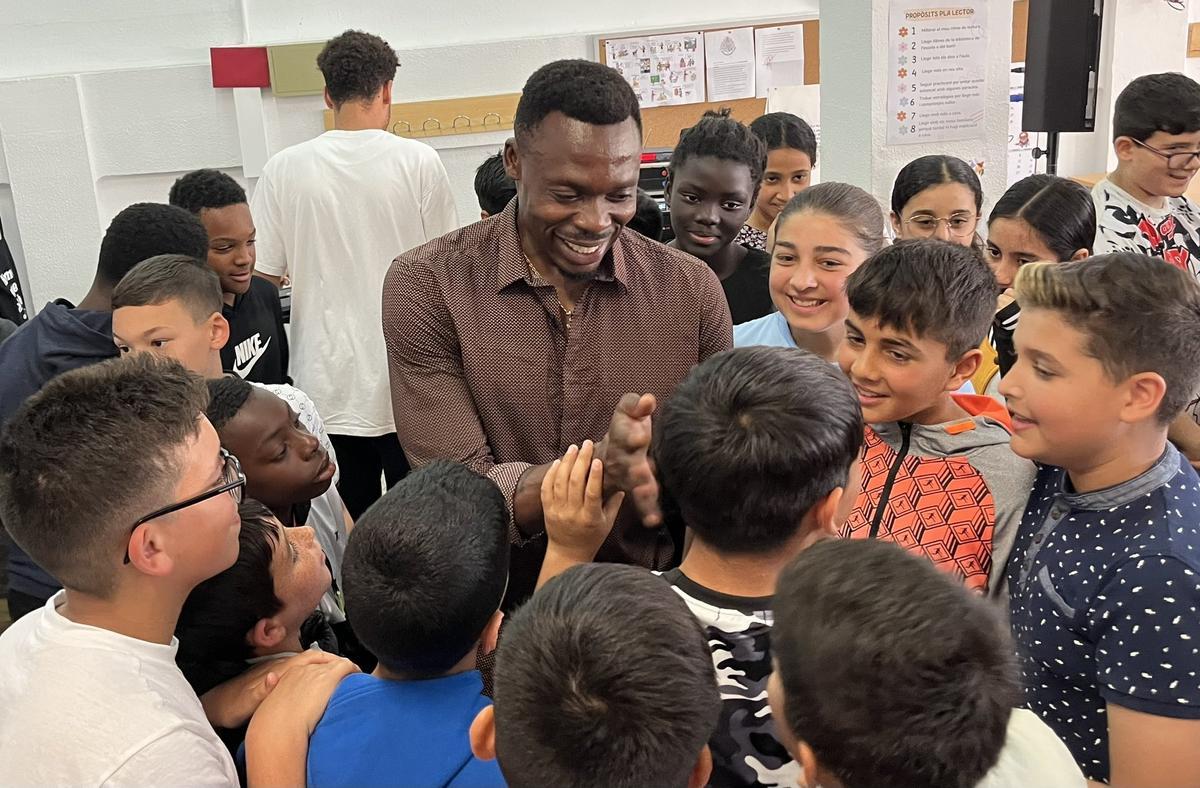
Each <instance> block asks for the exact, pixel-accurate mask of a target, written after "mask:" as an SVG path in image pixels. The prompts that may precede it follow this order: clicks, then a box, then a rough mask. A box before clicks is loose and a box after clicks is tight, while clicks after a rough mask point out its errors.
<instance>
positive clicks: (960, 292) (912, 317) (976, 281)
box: [838, 240, 1034, 596]
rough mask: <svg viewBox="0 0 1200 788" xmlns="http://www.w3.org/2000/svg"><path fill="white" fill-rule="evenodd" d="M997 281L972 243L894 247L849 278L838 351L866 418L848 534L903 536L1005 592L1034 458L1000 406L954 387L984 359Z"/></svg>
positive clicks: (968, 579) (950, 568)
mask: <svg viewBox="0 0 1200 788" xmlns="http://www.w3.org/2000/svg"><path fill="white" fill-rule="evenodd" d="M995 289H996V285H995V279H994V277H993V276H992V273H991V271H990V270H988V267H987V264H986V263H984V262H983V260H982V259H980V257H979V256H978V255H977V254H976V253H975V252H973V251H972V250H970V249H968V248H966V247H962V246H956V245H953V244H948V243H945V242H942V241H933V240H930V241H904V242H900V243H897V244H895V245H893V246H891V247H888V248H887V249H884V250H883V251H881V252H879V253H878V254H877V255H875V256H874V257H872V258H871V259H870V260H868V261H867V262H866V263H864V264H863V265H862V266H861V267H860V268H859V269H858V270H857V271H855V272H854V273H853V274H852V275H851V276H850V278H849V279H848V280H847V281H846V293H847V295H848V297H849V301H850V314H849V316H848V317H847V319H846V339H845V341H844V342H843V344H842V347H841V350H840V352H839V357H838V363H839V364H840V365H841V368H842V371H843V372H845V373H846V375H847V377H849V378H850V382H851V383H852V384H854V388H855V390H856V391H857V393H858V399H859V403H860V404H861V405H862V409H863V419H864V421H866V422H867V424H868V427H867V428H866V438H865V441H864V446H863V456H862V492H861V493H860V494H859V496H858V500H857V501H856V503H855V506H854V509H853V511H852V513H851V515H850V517H849V519H848V520H847V521H846V523H845V524H844V525H843V526H842V527H841V535H842V536H843V537H849V538H854V539H868V538H870V539H887V540H889V541H893V542H897V543H898V544H900V545H902V546H904V547H906V548H908V549H909V550H911V551H913V552H916V553H920V554H922V555H925V556H927V557H928V558H929V559H930V560H931V561H933V562H934V564H936V565H937V566H939V567H941V568H942V569H944V570H946V571H947V572H950V573H952V574H954V575H956V576H958V577H959V578H960V579H961V580H962V581H963V583H964V584H965V585H966V586H967V587H969V588H972V589H975V590H978V591H980V592H985V591H986V592H987V593H988V594H989V595H992V596H1001V595H1002V594H1003V578H1004V564H1005V561H1006V559H1007V558H1008V553H1009V551H1010V550H1011V549H1012V543H1013V538H1014V537H1015V536H1016V531H1017V527H1018V526H1019V525H1020V522H1021V515H1022V514H1023V513H1024V510H1025V503H1026V501H1027V499H1028V497H1029V491H1030V489H1031V488H1032V484H1033V476H1034V467H1033V463H1031V462H1029V461H1028V460H1024V459H1022V458H1020V457H1018V456H1017V455H1015V454H1013V453H1012V450H1011V449H1010V448H1009V430H1010V424H1009V420H1008V414H1007V412H1006V411H1005V409H1004V407H1003V406H1001V405H1000V404H999V403H998V402H996V401H995V400H993V399H992V398H990V397H985V396H977V395H973V394H955V393H954V392H955V391H957V390H958V389H959V388H960V387H961V386H962V384H963V382H964V381H967V380H970V378H971V376H972V375H973V374H974V373H975V370H976V369H977V368H978V366H979V362H980V360H981V355H980V351H979V344H980V342H981V340H982V339H983V337H984V335H985V334H986V333H987V330H988V326H989V325H990V322H991V319H992V315H993V313H994V312H995V306H996V304H995V301H996V293H995Z"/></svg>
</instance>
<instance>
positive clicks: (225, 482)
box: [125, 449, 246, 563]
mask: <svg viewBox="0 0 1200 788" xmlns="http://www.w3.org/2000/svg"><path fill="white" fill-rule="evenodd" d="M221 460H222V461H223V462H224V466H223V467H222V468H221V484H220V485H218V486H216V487H214V488H212V489H211V490H206V491H204V492H202V493H200V494H199V495H194V496H192V497H191V498H188V499H187V500H184V501H180V502H179V503H173V504H171V505H170V506H164V507H163V508H161V509H156V510H155V511H153V512H151V513H150V514H148V515H146V516H145V517H143V518H141V519H140V520H138V521H137V522H136V523H134V524H133V527H132V528H130V529H129V533H130V535H132V534H133V532H134V531H136V530H137V527H138V526H139V525H141V524H142V523H148V522H150V521H151V520H157V519H158V518H159V517H163V516H165V515H168V514H171V513H172V512H178V511H179V510H180V509H186V508H188V507H189V506H195V505H196V504H198V503H201V502H203V501H207V500H208V499H209V498H216V497H217V496H218V495H220V494H221V493H226V492H227V493H229V494H230V495H232V496H233V500H234V501H236V502H237V503H241V502H242V491H243V489H244V488H245V487H246V474H244V473H242V464H241V463H240V462H238V458H237V457H234V456H233V455H232V454H230V453H229V452H227V451H225V449H221ZM125 563H129V548H128V547H126V548H125Z"/></svg>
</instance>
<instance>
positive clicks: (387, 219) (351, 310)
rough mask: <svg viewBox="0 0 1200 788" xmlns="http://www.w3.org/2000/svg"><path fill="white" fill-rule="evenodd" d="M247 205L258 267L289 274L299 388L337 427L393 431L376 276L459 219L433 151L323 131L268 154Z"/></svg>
mask: <svg viewBox="0 0 1200 788" xmlns="http://www.w3.org/2000/svg"><path fill="white" fill-rule="evenodd" d="M251 211H252V213H253V214H254V223H255V226H256V227H257V229H258V236H257V239H258V240H257V255H258V262H257V269H258V270H259V271H260V272H262V273H264V274H268V275H270V276H281V275H282V274H284V273H285V272H286V273H287V274H288V275H289V276H290V277H291V281H292V312H291V362H290V367H291V374H292V377H293V378H294V380H295V382H296V386H297V387H299V388H300V389H302V390H303V391H304V392H305V393H307V394H308V396H310V397H312V400H313V402H314V403H316V406H317V410H318V411H319V412H320V413H321V416H322V418H324V419H325V426H326V428H327V429H328V430H329V432H330V433H332V434H334V435H357V436H363V437H374V436H378V435H385V434H387V433H389V432H394V431H395V429H396V428H395V423H394V420H393V417H392V404H391V393H390V390H389V380H388V363H387V351H386V349H385V347H384V343H383V327H382V324H383V317H382V315H383V309H382V298H383V295H382V294H383V277H384V275H385V274H386V273H387V270H388V266H389V265H390V264H391V262H392V260H393V258H395V257H396V256H397V255H399V254H401V253H403V252H406V251H408V250H409V249H412V248H413V247H416V246H420V245H421V244H423V243H425V242H426V241H430V240H432V239H434V238H437V237H439V236H441V235H444V234H446V233H447V232H449V231H451V230H453V229H455V228H456V227H457V226H458V216H457V213H456V212H455V208H454V199H453V196H452V194H451V191H450V181H449V178H448V177H447V176H446V169H445V167H443V166H442V162H441V159H439V158H438V155H437V152H436V151H434V150H433V148H431V147H429V146H428V145H425V144H424V143H421V142H417V141H416V140H409V139H404V138H402V137H397V136H396V135H394V134H391V133H390V132H387V131H383V130H363V131H341V130H336V129H335V130H332V131H327V132H325V133H324V134H322V135H321V136H319V137H317V138H315V139H312V140H308V141H307V142H302V143H300V144H299V145H294V146H292V147H290V148H287V149H285V150H282V151H280V152H279V153H277V154H276V155H275V156H273V157H272V158H271V160H270V161H268V162H267V164H266V166H265V167H264V168H263V173H262V175H261V176H260V177H259V179H258V183H257V184H256V185H255V188H254V196H253V199H252V200H251Z"/></svg>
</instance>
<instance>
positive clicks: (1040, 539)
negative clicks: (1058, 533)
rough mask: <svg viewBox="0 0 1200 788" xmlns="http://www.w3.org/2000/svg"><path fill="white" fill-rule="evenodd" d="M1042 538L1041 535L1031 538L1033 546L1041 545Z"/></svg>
mask: <svg viewBox="0 0 1200 788" xmlns="http://www.w3.org/2000/svg"><path fill="white" fill-rule="evenodd" d="M1042 538H1043V535H1042V534H1038V535H1037V536H1035V537H1033V543H1034V544H1041V543H1042Z"/></svg>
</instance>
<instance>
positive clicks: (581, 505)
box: [542, 441, 625, 563]
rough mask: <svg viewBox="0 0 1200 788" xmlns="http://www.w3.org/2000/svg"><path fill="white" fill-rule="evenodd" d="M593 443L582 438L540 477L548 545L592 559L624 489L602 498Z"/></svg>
mask: <svg viewBox="0 0 1200 788" xmlns="http://www.w3.org/2000/svg"><path fill="white" fill-rule="evenodd" d="M595 450H596V446H595V444H593V443H592V442H591V441H584V442H583V446H582V447H578V448H577V447H575V446H572V447H571V448H569V449H567V453H566V454H565V455H564V456H563V458H562V459H561V460H555V461H554V464H553V465H552V466H551V467H550V470H549V471H547V473H546V475H545V477H544V478H543V479H542V512H543V516H544V518H545V521H546V538H547V541H548V542H549V546H550V547H553V548H555V549H557V550H558V551H559V552H560V553H561V554H562V555H563V556H566V557H570V558H571V559H573V560H575V561H578V562H582V563H586V562H588V561H591V560H592V559H593V558H594V557H595V556H596V552H597V551H598V550H599V549H600V546H601V545H602V544H604V540H605V539H606V538H607V537H608V534H609V532H610V531H611V530H612V527H613V522H614V521H615V520H616V518H617V512H618V511H620V509H621V503H622V502H623V501H624V500H625V493H624V492H617V493H614V494H613V495H612V496H611V497H610V498H609V499H608V501H607V502H606V501H604V500H603V494H604V467H603V464H602V463H601V462H600V460H597V459H593V455H594V453H595Z"/></svg>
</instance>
